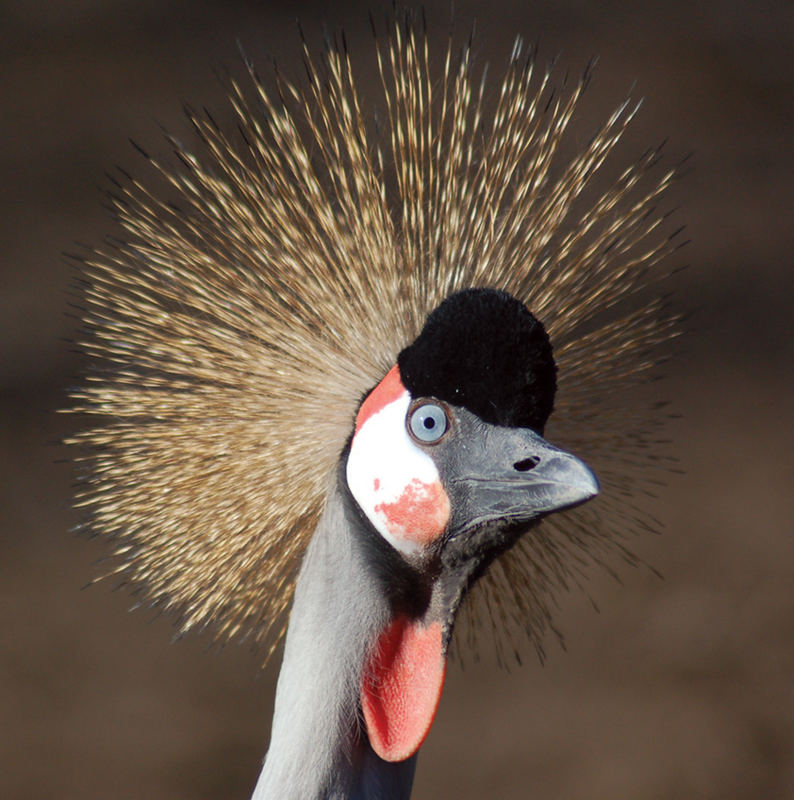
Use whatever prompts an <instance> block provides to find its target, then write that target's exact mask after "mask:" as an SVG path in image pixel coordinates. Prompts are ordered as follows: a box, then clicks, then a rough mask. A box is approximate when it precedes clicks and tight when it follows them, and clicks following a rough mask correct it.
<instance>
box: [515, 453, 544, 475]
mask: <svg viewBox="0 0 794 800" xmlns="http://www.w3.org/2000/svg"><path fill="white" fill-rule="evenodd" d="M538 464H540V459H539V458H538V457H537V456H530V457H529V458H523V459H521V461H516V463H515V464H513V469H515V470H517V471H518V472H529V470H531V469H534V468H535V467H537V465H538Z"/></svg>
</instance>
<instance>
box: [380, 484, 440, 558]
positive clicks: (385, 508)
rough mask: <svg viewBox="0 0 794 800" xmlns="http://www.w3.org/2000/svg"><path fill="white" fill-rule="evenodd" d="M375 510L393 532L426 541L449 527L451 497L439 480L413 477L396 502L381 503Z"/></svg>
mask: <svg viewBox="0 0 794 800" xmlns="http://www.w3.org/2000/svg"><path fill="white" fill-rule="evenodd" d="M375 511H376V513H378V514H380V515H381V516H382V517H383V518H384V520H385V522H386V527H387V528H388V529H389V533H390V534H391V535H392V536H395V537H397V538H399V539H408V540H410V541H412V542H416V543H417V544H422V545H427V544H430V543H431V542H433V541H434V540H435V539H437V538H438V537H439V536H440V535H441V534H442V533H443V532H444V529H445V528H446V527H447V523H448V522H449V514H450V506H449V497H447V493H446V492H445V491H444V488H443V486H442V485H441V484H440V483H439V482H438V481H436V482H435V483H422V481H420V480H419V479H418V478H414V479H413V480H412V481H411V482H410V483H409V484H408V485H407V486H406V487H405V488H404V489H403V491H402V494H401V495H400V496H399V497H398V498H397V499H396V500H395V501H394V502H393V503H379V504H378V505H376V506H375Z"/></svg>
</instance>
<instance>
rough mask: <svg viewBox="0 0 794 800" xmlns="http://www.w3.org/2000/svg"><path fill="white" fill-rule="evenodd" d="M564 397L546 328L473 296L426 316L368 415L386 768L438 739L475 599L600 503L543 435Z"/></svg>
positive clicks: (358, 445) (376, 680)
mask: <svg viewBox="0 0 794 800" xmlns="http://www.w3.org/2000/svg"><path fill="white" fill-rule="evenodd" d="M555 390H556V367H555V364H554V359H553V356H552V349H551V344H550V342H549V338H548V335H547V334H546V331H545V330H544V328H543V326H542V324H541V323H540V322H539V321H538V320H537V319H536V318H535V317H534V316H533V315H532V314H531V313H530V312H529V311H528V310H527V308H526V307H525V306H524V305H523V304H522V303H521V302H519V301H518V300H516V299H515V298H514V297H512V296H511V295H509V294H507V293H505V292H501V291H496V290H493V289H468V290H464V291H461V292H457V293H455V294H453V295H451V296H450V297H448V298H447V299H446V300H445V301H444V302H443V303H441V305H440V306H438V308H436V309H435V311H433V312H432V313H431V314H430V316H429V317H428V319H427V322H426V324H425V326H424V328H423V330H422V332H421V333H420V335H419V336H418V338H417V339H416V340H415V341H414V342H413V344H411V345H410V346H409V347H407V348H406V349H405V350H403V351H402V352H401V353H400V355H399V357H398V361H397V364H396V365H395V366H394V367H393V368H392V369H391V370H390V371H389V372H388V374H387V375H386V376H385V377H384V378H383V380H381V381H380V383H379V384H378V385H377V386H376V387H375V388H374V389H373V390H372V391H371V392H370V393H369V394H368V395H367V396H366V398H365V399H364V401H363V402H362V404H361V406H360V408H359V411H358V415H357V417H356V426H355V432H354V434H353V437H352V439H351V442H350V447H349V451H348V453H347V462H346V466H345V477H346V482H347V487H348V489H349V491H350V494H351V495H352V497H353V499H354V500H355V504H356V505H357V508H358V510H359V512H360V513H361V514H362V515H363V517H364V518H365V519H366V522H367V530H369V531H370V534H371V536H372V537H376V542H380V543H381V544H383V543H385V547H381V549H380V551H379V552H380V554H381V556H384V560H385V561H387V562H388V564H389V566H388V569H385V570H381V574H382V577H383V583H384V589H385V591H387V593H389V596H390V598H391V600H392V619H391V622H390V624H389V625H388V626H387V627H386V628H385V629H384V630H383V631H382V632H381V634H380V636H379V637H378V641H377V642H376V643H375V644H374V645H373V648H372V651H371V654H370V656H369V658H368V661H367V663H366V664H365V666H364V669H363V676H362V689H361V701H362V710H363V716H364V720H365V723H366V728H367V734H368V736H369V739H370V743H371V744H372V746H373V748H374V749H375V751H376V752H377V753H378V755H379V756H381V758H384V759H385V760H388V761H399V760H403V759H405V758H408V757H409V756H411V755H413V754H414V753H415V752H416V751H417V750H418V748H419V746H420V745H421V743H422V741H423V740H424V738H425V736H426V735H427V732H428V731H429V728H430V725H431V724H432V720H433V717H434V714H435V710H436V707H437V704H438V701H439V699H440V694H441V688H442V686H443V680H444V670H445V664H446V652H447V648H448V645H449V641H450V637H451V633H452V628H453V624H454V620H455V614H456V612H457V609H458V607H459V605H460V601H461V599H462V598H463V596H464V595H465V593H466V591H467V590H468V589H469V588H470V587H471V585H472V584H473V583H474V582H475V581H476V580H477V578H478V577H480V576H481V575H482V574H483V573H484V572H485V570H487V568H488V566H489V565H490V564H491V563H492V561H493V560H494V559H495V558H496V557H497V556H499V555H500V554H501V553H503V552H504V551H505V550H507V549H509V548H510V547H511V546H512V545H513V544H514V543H515V542H516V541H517V540H518V538H519V537H520V536H521V535H523V534H524V533H525V532H526V531H527V530H528V529H529V528H531V527H532V525H533V524H535V523H537V522H538V521H539V520H540V519H541V518H542V517H544V516H546V515H548V514H551V513H553V512H555V511H559V510H562V509H566V508H571V507H573V506H576V505H578V504H580V503H583V502H585V501H586V500H589V499H590V498H592V497H594V496H595V495H596V494H597V493H598V491H599V487H598V481H597V480H596V478H595V476H594V475H593V473H592V472H591V471H590V469H589V468H588V467H587V466H586V465H585V464H584V463H583V462H582V461H580V460H579V459H578V458H576V457H575V456H573V455H571V454H570V453H567V452H565V451H563V450H560V449H558V448H556V447H555V446H554V445H552V444H550V443H549V442H547V441H546V440H545V439H544V438H543V436H542V434H543V430H544V426H545V424H546V421H547V419H548V417H549V415H550V413H551V411H552V408H553V403H554V394H555Z"/></svg>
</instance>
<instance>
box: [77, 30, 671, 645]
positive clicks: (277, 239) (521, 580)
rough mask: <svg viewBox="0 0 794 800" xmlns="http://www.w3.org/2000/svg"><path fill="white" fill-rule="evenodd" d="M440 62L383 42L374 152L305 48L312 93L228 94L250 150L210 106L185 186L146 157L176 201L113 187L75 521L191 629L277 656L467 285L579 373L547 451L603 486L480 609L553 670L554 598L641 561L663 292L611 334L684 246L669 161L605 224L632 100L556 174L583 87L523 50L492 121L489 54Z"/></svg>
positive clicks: (482, 595) (339, 59) (624, 187)
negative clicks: (313, 564) (329, 511)
mask: <svg viewBox="0 0 794 800" xmlns="http://www.w3.org/2000/svg"><path fill="white" fill-rule="evenodd" d="M428 51H429V45H428V40H427V37H426V36H425V35H424V33H417V32H416V31H415V30H414V29H413V27H412V26H411V25H405V26H402V25H401V24H399V23H397V24H394V25H393V27H392V29H391V34H390V37H389V38H388V40H387V41H386V42H385V43H384V42H383V41H379V42H378V45H377V58H378V65H379V69H380V77H381V81H382V87H383V91H384V99H385V106H386V109H387V112H388V132H387V133H384V134H381V135H374V134H373V133H372V129H371V128H372V126H371V125H369V124H368V121H367V117H366V116H365V114H364V112H363V110H362V103H361V100H360V96H359V93H358V91H357V89H356V85H355V82H354V78H353V70H352V67H351V63H350V57H349V54H348V52H347V49H346V48H344V49H341V50H340V49H337V48H335V47H334V46H333V45H331V46H329V48H328V50H327V52H326V53H325V54H324V57H323V59H322V61H321V64H320V65H318V63H317V62H316V61H315V60H314V59H313V57H312V55H311V53H310V50H309V48H308V46H307V45H305V44H304V58H305V63H306V71H307V79H306V81H305V83H304V85H302V86H296V85H292V84H290V83H288V82H286V81H285V80H284V79H283V78H282V77H280V76H278V89H277V92H276V94H275V95H273V94H270V93H268V92H267V91H266V90H265V88H264V86H263V84H262V83H261V81H260V80H259V78H258V77H257V75H256V73H255V72H254V70H253V68H252V67H249V72H250V81H251V86H252V90H253V91H248V90H244V89H243V88H242V87H241V86H240V85H239V84H238V83H237V82H234V81H232V82H231V85H230V98H231V104H232V107H233V109H234V112H235V114H236V121H237V128H238V130H239V132H240V134H241V140H240V141H237V140H236V138H237V137H236V136H235V137H234V138H229V137H228V136H227V134H226V133H225V132H224V131H223V130H222V129H221V128H220V127H219V126H218V125H217V124H216V123H215V121H214V120H213V118H212V117H211V116H209V115H208V114H205V115H203V116H200V115H198V114H196V113H194V112H192V111H190V110H187V114H188V117H189V119H190V121H191V123H192V125H193V126H194V128H195V131H196V132H197V134H198V136H199V137H200V148H199V153H200V155H197V154H194V153H193V152H190V151H188V150H187V149H186V148H184V147H183V146H182V145H181V144H180V143H179V142H178V141H177V140H176V139H173V138H170V137H169V141H170V144H171V146H172V148H173V152H174V153H175V155H176V157H177V158H178V160H179V162H180V166H179V167H178V168H176V169H174V168H171V167H169V166H167V165H164V164H161V163H160V162H158V161H156V160H154V159H151V158H150V161H152V163H153V164H154V166H155V167H156V168H157V170H158V171H159V173H160V175H161V176H162V177H163V178H164V179H165V180H166V181H167V183H168V185H169V186H170V189H169V192H170V194H171V195H173V196H174V198H175V202H172V200H164V199H159V198H158V196H157V195H156V193H153V192H151V191H150V190H149V189H147V187H146V186H145V185H144V184H143V183H141V182H139V181H137V180H134V179H131V178H130V179H128V180H126V181H124V182H122V185H119V186H117V187H115V188H114V194H113V205H114V207H115V210H116V213H117V215H118V218H119V220H120V223H121V225H122V226H123V228H124V231H125V238H124V241H123V242H121V243H118V244H116V245H115V246H114V247H112V248H111V247H108V248H106V249H105V250H103V251H101V252H97V253H96V254H93V255H92V256H91V257H89V258H87V259H86V263H85V266H84V267H83V270H84V277H85V279H86V281H87V284H86V286H85V289H84V301H85V305H86V309H87V310H86V311H85V314H84V322H85V324H86V327H87V329H88V331H89V333H88V334H87V335H86V336H84V337H83V339H82V341H81V342H80V344H81V346H82V348H83V349H84V350H85V351H86V353H88V355H89V356H90V357H91V359H92V365H93V371H92V374H91V375H90V377H89V378H88V380H87V381H86V383H85V387H84V388H83V389H81V390H80V391H77V392H75V393H74V400H75V407H74V409H73V410H75V411H78V412H83V413H86V414H88V415H90V416H91V417H92V418H93V419H94V423H93V427H91V428H90V429H88V430H86V431H85V432H83V433H79V434H77V435H75V436H74V437H72V438H71V439H70V443H72V444H75V445H78V446H79V447H81V448H82V454H81V456H80V460H82V461H84V462H86V466H87V468H88V470H87V471H88V473H89V477H88V479H87V481H86V483H85V484H84V487H83V489H82V490H81V493H80V495H79V500H78V504H79V505H80V506H82V507H84V508H86V509H87V510H88V511H89V513H90V517H91V521H92V526H93V529H94V530H96V531H98V532H100V533H102V534H103V535H105V536H110V537H113V538H114V541H115V555H116V562H115V563H116V567H115V573H116V574H123V575H124V578H125V580H129V581H131V582H132V583H133V584H135V585H137V586H144V587H146V592H147V596H148V597H149V599H150V600H151V601H152V602H154V603H157V604H159V605H161V606H163V607H165V608H167V609H172V610H175V611H177V612H178V614H179V620H180V622H179V625H180V628H181V629H182V630H185V631H186V630H189V629H191V628H195V627H199V626H204V625H207V624H213V625H215V626H216V627H217V630H218V631H219V633H220V634H221V635H223V636H241V635H252V636H254V637H255V638H256V639H257V640H259V641H264V642H267V643H268V644H269V647H268V648H267V652H268V654H269V653H270V652H272V649H273V647H274V646H275V645H276V644H277V643H278V641H279V640H280V638H281V636H282V635H283V632H284V629H285V623H286V616H287V612H288V608H289V605H290V601H291V598H292V594H293V591H294V585H295V577H296V572H297V569H298V566H299V563H300V559H301V556H302V554H303V552H304V550H305V548H306V545H307V543H308V540H309V538H310V536H311V534H312V531H313V528H314V526H315V523H316V521H317V518H318V515H319V514H320V511H321V508H322V504H323V497H324V496H325V494H326V491H327V489H328V486H329V485H330V481H331V479H332V476H333V475H334V467H335V465H336V462H337V460H338V458H339V455H340V452H341V450H342V448H343V446H344V444H345V440H346V438H347V437H348V436H349V434H350V431H351V426H352V422H353V419H354V415H355V412H356V407H357V404H358V403H359V401H360V399H361V397H362V396H363V395H364V394H365V392H366V391H367V390H368V389H370V388H371V387H372V386H373V385H374V384H376V383H377V382H378V381H379V380H380V379H381V378H382V377H383V375H384V374H385V373H386V372H387V371H388V370H389V368H390V367H391V366H392V365H393V364H394V363H395V360H396V357H397V354H398V353H399V352H400V350H401V349H403V348H404V347H405V346H406V345H408V344H409V343H410V342H412V341H413V339H414V338H415V337H416V335H417V334H418V332H419V331H420V329H421V327H422V325H423V323H424V321H425V318H426V316H427V314H428V313H429V312H430V311H431V310H432V309H433V308H435V307H436V306H437V305H438V304H439V303H440V302H441V301H442V300H443V299H444V298H445V297H446V296H448V295H449V294H450V293H452V292H454V291H457V290H459V289H463V288H466V287H475V286H487V287H494V288H498V289H504V290H506V291H507V292H509V293H511V294H513V295H514V296H516V297H517V298H519V299H520V300H521V301H523V302H524V303H525V304H526V305H527V307H528V308H529V309H530V310H531V311H532V312H533V314H535V315H536V316H537V317H538V318H539V319H540V320H542V322H543V323H544V325H545V327H546V328H547V330H548V332H549V335H550V337H551V340H552V343H553V345H554V348H555V357H556V360H557V363H558V367H559V378H558V380H559V390H558V394H557V401H556V408H555V412H554V414H553V416H552V418H551V421H550V429H553V433H550V438H551V439H552V440H553V441H555V443H557V444H559V445H561V446H564V447H566V448H568V449H570V450H572V451H573V452H575V453H576V454H577V455H579V456H581V457H582V458H584V459H585V460H586V461H588V463H589V464H590V465H591V466H592V467H593V468H594V470H595V472H596V473H597V474H598V476H599V479H600V480H601V483H602V487H603V490H604V491H603V497H602V498H600V499H599V500H598V501H597V502H595V503H593V504H591V505H588V506H586V507H583V508H581V509H578V510H575V511H573V512H569V513H566V514H563V515H557V516H554V517H552V518H551V519H549V520H548V521H546V522H544V523H543V524H542V525H541V526H540V528H539V529H537V530H535V531H534V532H533V533H532V534H530V535H529V536H526V537H524V539H522V540H521V542H520V543H519V545H518V546H517V547H515V548H514V549H513V550H512V551H510V552H508V553H507V554H506V555H505V556H503V557H502V558H501V559H500V560H499V561H498V562H497V563H496V564H494V565H493V567H492V568H491V569H490V571H489V572H488V574H487V575H486V576H485V577H484V578H483V579H482V580H481V581H480V584H479V585H478V588H477V589H476V590H475V591H474V595H475V597H474V598H473V600H472V601H471V602H469V603H467V605H466V606H465V608H466V609H468V611H469V613H470V615H471V616H472V617H473V618H480V619H481V624H482V626H483V627H484V628H485V629H493V630H494V635H495V636H496V639H497V650H498V652H500V653H502V652H503V648H502V646H501V645H500V644H499V640H500V637H501V635H502V633H503V632H507V634H508V636H510V635H512V633H513V632H515V631H516V630H519V631H528V632H529V634H530V640H531V641H533V642H534V643H535V645H536V647H538V648H539V651H540V652H542V650H541V649H540V648H541V647H542V645H541V642H542V638H543V634H544V633H545V632H546V631H547V629H549V627H550V626H551V613H550V606H551V604H553V602H554V597H555V593H556V592H557V591H558V590H559V589H560V588H566V587H568V586H569V584H570V583H572V582H573V583H579V582H581V580H582V576H583V574H584V571H585V569H586V567H587V566H588V564H590V563H591V562H594V561H595V562H597V563H606V561H607V558H608V556H609V554H610V552H611V551H614V550H615V549H617V550H618V551H619V552H620V553H622V554H623V555H624V556H625V557H626V558H628V559H631V558H632V556H631V554H630V551H629V550H628V547H627V542H628V539H629V537H630V536H631V535H632V533H633V532H634V531H635V530H637V529H644V528H651V529H653V528H654V527H655V525H654V523H653V521H652V520H651V518H650V517H648V516H647V515H646V514H645V513H644V512H643V510H642V509H641V508H635V507H634V505H633V501H632V498H633V497H634V496H635V495H636V494H637V492H638V490H639V489H640V488H641V487H642V485H643V481H644V480H645V478H646V477H647V475H648V474H649V469H650V470H653V469H655V468H656V467H657V466H658V463H657V462H656V461H654V460H653V456H654V455H655V454H656V453H657V447H656V445H655V444H654V441H652V440H653V439H654V437H656V438H658V435H657V434H655V432H654V431H655V427H654V426H656V425H657V424H658V422H659V420H660V419H661V416H662V413H663V412H660V411H654V410H651V413H650V415H647V414H643V413H641V411H639V410H637V409H635V408H632V409H631V410H627V406H626V404H625V402H624V404H623V405H621V400H622V398H623V397H624V396H625V395H626V392H628V390H629V388H630V387H631V386H633V385H634V384H636V383H638V382H640V381H642V380H644V379H645V378H646V377H647V376H648V375H649V373H650V371H651V370H652V368H653V367H654V365H655V364H656V362H657V360H658V357H657V355H656V354H657V353H658V351H659V348H658V345H660V344H662V343H664V342H666V341H668V340H669V339H670V337H671V336H672V335H673V332H674V326H673V322H672V319H671V317H670V315H669V314H668V313H667V312H666V311H665V309H664V307H663V304H662V303H661V301H657V300H651V301H650V302H644V303H643V305H642V306H641V307H640V308H639V309H637V310H632V311H629V312H627V313H622V314H621V313H618V314H617V315H616V314H615V313H613V314H612V317H611V318H610V319H608V321H606V322H604V321H603V319H602V317H603V315H604V313H605V312H606V311H608V310H609V309H614V307H620V305H621V304H622V302H623V301H624V300H625V299H626V297H627V296H629V295H632V294H633V293H636V292H637V291H638V289H639V288H641V287H643V286H644V285H645V284H646V282H647V274H648V272H649V270H652V268H654V267H655V266H656V265H657V264H658V262H659V261H660V260H661V259H662V258H663V257H665V256H666V255H667V254H669V253H670V252H671V251H672V250H673V249H674V246H675V245H674V243H673V241H672V240H671V239H670V237H668V236H666V235H665V234H664V233H663V232H662V229H663V222H664V219H663V216H662V214H661V213H660V212H656V211H655V206H656V203H657V201H658V198H659V195H660V194H661V193H662V192H663V191H664V190H665V188H666V187H667V185H668V184H669V182H670V181H671V179H672V178H673V172H672V171H668V172H666V173H664V174H662V175H661V177H659V176H657V177H655V178H654V177H652V176H651V175H650V170H651V168H652V167H654V166H655V162H656V160H657V153H656V152H649V153H647V154H646V155H645V156H643V157H642V158H641V159H640V160H639V161H638V162H637V163H635V164H633V165H632V166H630V167H628V168H627V169H626V170H625V171H624V172H623V173H622V174H621V175H619V177H618V178H617V180H616V181H615V182H614V183H613V184H612V185H611V186H610V187H609V188H607V189H606V190H604V191H602V192H599V193H597V194H596V196H595V197H593V198H591V199H590V200H589V201H588V203H587V204H586V206H583V205H582V203H581V201H580V198H581V197H582V195H583V193H584V192H585V190H586V189H588V188H589V184H590V181H591V179H592V177H593V176H594V175H595V174H596V173H597V172H598V170H599V169H600V168H601V166H602V164H603V163H604V161H605V159H606V158H607V157H608V156H609V154H610V152H611V151H612V150H613V149H614V147H615V145H616V144H617V142H618V140H619V139H620V137H621V135H622V133H623V131H624V129H625V127H626V125H627V124H628V122H629V121H630V119H631V117H632V116H633V114H634V112H635V106H632V105H631V104H630V103H628V102H626V103H624V104H622V105H621V106H620V107H619V108H618V109H617V111H616V112H615V113H614V114H613V115H612V116H611V117H609V119H608V120H607V121H606V122H605V123H604V124H603V126H602V127H601V128H600V130H599V131H598V132H597V133H596V135H595V136H594V137H593V138H592V140H591V141H590V142H589V144H588V145H587V146H586V147H585V148H584V149H583V150H582V151H581V152H580V153H579V154H578V155H576V156H575V157H573V158H572V159H571V160H570V161H569V162H567V163H560V160H561V159H560V154H559V150H560V144H561V142H562V140H563V138H564V134H565V132H566V129H567V127H568V125H569V122H570V120H571V118H572V116H573V114H574V111H575V109H576V106H577V104H578V102H579V99H580V97H581V94H582V91H583V89H584V85H585V83H586V80H587V76H585V77H584V78H583V79H582V81H581V82H580V83H579V84H578V85H577V86H575V87H574V88H573V90H572V91H570V93H568V94H567V95H560V94H557V93H553V92H552V91H551V86H552V84H551V81H552V78H551V74H550V73H549V72H546V73H544V74H542V75H540V76H536V74H535V72H536V68H535V64H534V61H533V59H532V57H531V56H526V55H525V54H524V52H523V47H522V45H521V42H520V41H517V43H516V46H515V48H514V50H513V53H512V56H511V58H510V61H509V64H508V66H507V69H506V73H505V75H504V78H503V79H502V82H501V84H500V85H499V86H498V87H497V88H496V92H495V94H494V98H495V102H494V103H493V109H492V110H491V111H488V110H487V108H488V107H489V106H490V105H492V104H491V103H490V101H489V97H490V95H489V92H490V91H491V90H490V87H489V86H488V84H487V83H486V81H485V78H484V74H483V75H478V74H477V73H476V70H475V69H474V68H473V66H472V55H471V50H470V46H467V47H464V48H463V49H462V51H461V52H459V53H456V52H455V50H454V49H453V46H452V45H451V44H450V46H449V47H448V49H447V51H446V56H445V59H444V62H443V68H442V69H441V71H440V74H435V73H434V72H433V71H432V69H431V67H430V63H429V61H430V58H429V52H428ZM147 158H148V156H147ZM552 174H555V175H556V177H555V178H553V179H552V178H551V175H552ZM166 193H168V192H166ZM591 194H592V191H591ZM585 196H587V195H585ZM172 199H173V198H172ZM582 208H584V210H581V209H582ZM607 316H608V315H607ZM616 317H617V318H616ZM646 410H647V409H646ZM477 598H479V600H478V599H477ZM482 602H484V607H483V608H480V609H478V608H477V604H478V603H482ZM488 619H490V620H491V621H492V622H488V623H487V624H485V621H486V620H488ZM458 627H459V628H460V625H459V626H458ZM473 630H474V628H473V627H470V628H468V631H469V633H467V630H466V629H464V630H463V631H461V632H460V633H462V634H463V635H462V636H461V635H460V634H459V635H458V643H459V644H460V643H461V642H463V641H464V640H466V638H467V637H468V636H469V635H470V634H471V633H472V632H473ZM552 630H553V627H552ZM512 649H515V648H512V647H511V650H510V651H507V652H504V655H505V656H507V655H509V652H512ZM516 652H518V651H517V650H516Z"/></svg>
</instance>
